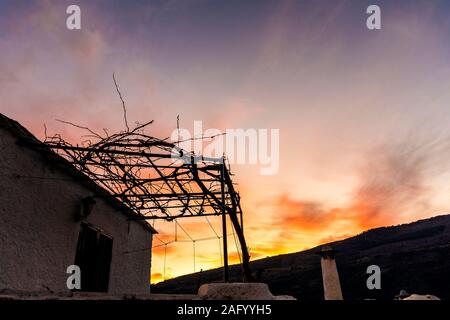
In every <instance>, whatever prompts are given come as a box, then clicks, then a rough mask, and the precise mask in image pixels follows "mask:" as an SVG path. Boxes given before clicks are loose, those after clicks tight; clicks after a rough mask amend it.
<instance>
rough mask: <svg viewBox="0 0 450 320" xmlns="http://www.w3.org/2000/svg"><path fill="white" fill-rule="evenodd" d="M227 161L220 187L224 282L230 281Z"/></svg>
mask: <svg viewBox="0 0 450 320" xmlns="http://www.w3.org/2000/svg"><path fill="white" fill-rule="evenodd" d="M224 169H225V159H223V158H222V166H221V169H220V187H221V190H222V234H223V280H224V282H228V281H229V274H228V244H227V216H226V212H225V176H224V174H225V170H224Z"/></svg>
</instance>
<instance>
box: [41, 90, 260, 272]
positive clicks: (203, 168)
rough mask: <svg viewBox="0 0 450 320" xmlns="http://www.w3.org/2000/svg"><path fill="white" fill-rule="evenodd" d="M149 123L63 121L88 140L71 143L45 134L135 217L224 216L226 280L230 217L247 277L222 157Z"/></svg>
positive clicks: (239, 221)
mask: <svg viewBox="0 0 450 320" xmlns="http://www.w3.org/2000/svg"><path fill="white" fill-rule="evenodd" d="M116 88H118V87H117V85H116ZM119 96H120V92H119ZM121 100H122V98H121ZM122 102H123V100H122ZM124 110H126V109H125V108H124ZM124 114H126V113H124ZM125 122H126V118H125ZM152 122H153V121H150V122H147V123H145V124H138V125H136V127H135V128H133V129H130V128H129V126H128V123H127V122H126V130H125V131H122V132H119V133H117V134H111V135H110V134H108V132H107V131H105V132H104V134H99V133H96V132H94V131H93V130H91V129H89V128H87V127H81V126H78V125H75V124H73V123H70V122H65V123H67V124H70V125H73V126H76V127H78V128H81V129H84V130H87V131H88V132H89V134H88V136H87V137H88V138H89V140H86V141H84V142H83V143H81V144H76V145H73V144H71V143H70V142H68V141H66V140H64V139H63V138H62V137H61V136H60V135H55V136H52V137H46V139H45V144H46V145H47V146H48V147H49V148H50V149H51V150H53V151H55V152H56V153H57V154H59V155H60V156H62V157H63V158H65V159H66V160H67V161H69V162H70V163H71V164H72V165H73V166H74V167H75V168H77V169H78V170H80V171H81V172H83V173H84V174H86V175H87V176H88V177H89V178H90V179H92V180H93V181H94V182H96V183H97V184H98V185H100V186H101V187H103V188H104V189H105V190H107V191H108V195H106V196H108V197H113V198H115V199H117V200H119V201H120V202H121V203H123V204H124V205H125V206H127V207H128V208H129V209H130V210H132V211H134V212H135V213H136V217H135V218H133V219H145V220H150V219H164V220H167V221H172V220H174V219H179V218H184V217H201V216H211V215H215V216H218V215H222V227H223V235H225V236H224V237H223V246H224V248H223V249H224V279H225V281H228V259H227V242H226V234H227V230H226V217H227V216H228V217H229V218H230V221H231V223H232V226H233V228H234V230H235V231H236V235H237V237H238V239H239V243H240V247H241V251H242V267H243V274H244V278H245V279H246V281H251V280H252V275H251V271H250V268H249V259H250V256H249V253H248V249H247V245H246V240H245V237H244V232H243V215H242V209H241V205H240V196H239V193H238V192H237V191H236V190H235V188H234V184H233V182H232V179H231V173H230V170H229V168H228V167H227V165H226V159H225V157H221V158H211V157H203V156H201V155H196V154H194V153H192V152H187V151H185V150H183V149H181V148H179V147H178V145H179V143H180V142H181V141H179V142H169V141H168V140H167V139H158V138H155V137H152V136H149V135H147V134H146V133H145V129H146V128H147V127H148V126H149V125H150V124H151V123H152ZM209 138H211V137H209ZM195 139H205V137H197V138H195ZM99 196H100V195H99ZM101 196H105V195H101Z"/></svg>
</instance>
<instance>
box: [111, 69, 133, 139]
mask: <svg viewBox="0 0 450 320" xmlns="http://www.w3.org/2000/svg"><path fill="white" fill-rule="evenodd" d="M113 80H114V85H115V86H116V91H117V93H118V94H119V98H120V101H122V108H123V119H124V120H125V126H126V127H127V132H130V127H129V126H128V120H127V108H126V107H125V101H124V100H123V98H122V94H121V93H120V90H119V86H118V84H117V81H116V77H115V75H114V72H113Z"/></svg>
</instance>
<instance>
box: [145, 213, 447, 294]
mask: <svg viewBox="0 0 450 320" xmlns="http://www.w3.org/2000/svg"><path fill="white" fill-rule="evenodd" d="M328 245H330V246H331V247H333V248H334V249H335V250H336V251H337V252H336V262H337V266H338V270H339V275H340V278H341V285H342V291H343V295H344V299H350V300H353V299H356V300H359V299H367V298H376V299H392V298H393V297H394V296H395V295H396V294H397V293H398V292H399V291H400V290H401V289H405V290H406V291H408V292H411V293H430V294H434V295H437V296H438V297H440V298H442V299H449V298H450V215H443V216H437V217H434V218H430V219H426V220H420V221H417V222H414V223H410V224H404V225H399V226H392V227H382V228H377V229H372V230H369V231H366V232H364V233H362V234H360V235H358V236H355V237H351V238H348V239H345V240H341V241H336V242H332V243H329V244H328ZM320 247H321V246H320ZM320 247H316V248H312V249H309V250H306V251H301V252H297V253H291V254H284V255H279V256H275V257H270V258H265V259H261V260H256V261H253V262H252V263H251V269H252V272H253V274H254V276H255V277H256V278H257V279H258V281H261V282H265V283H267V284H268V285H269V287H270V289H271V291H272V292H273V293H274V294H277V295H282V294H288V295H292V296H294V297H296V298H298V299H302V300H317V299H323V289H322V278H321V269H320V257H319V256H318V255H317V254H316V252H318V251H319V250H320ZM371 264H376V265H378V266H379V267H380V268H381V272H382V278H381V290H368V289H367V288H366V279H367V277H368V275H367V274H366V268H367V267H368V266H369V265H371ZM230 275H231V280H232V281H240V280H242V275H241V269H240V267H239V266H232V267H231V268H230ZM221 280H222V270H221V268H219V269H214V270H208V271H204V272H202V273H201V274H200V273H195V274H189V275H185V276H181V277H178V278H174V279H170V280H167V281H164V282H160V283H158V284H156V285H153V286H152V292H154V293H193V292H194V291H196V290H197V288H198V286H199V284H202V283H207V282H220V281H221Z"/></svg>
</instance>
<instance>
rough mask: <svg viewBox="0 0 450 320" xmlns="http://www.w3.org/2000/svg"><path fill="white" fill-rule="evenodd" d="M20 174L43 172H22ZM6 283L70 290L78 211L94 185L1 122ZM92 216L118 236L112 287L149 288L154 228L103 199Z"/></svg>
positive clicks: (0, 229) (0, 262) (0, 227)
mask: <svg viewBox="0 0 450 320" xmlns="http://www.w3.org/2000/svg"><path fill="white" fill-rule="evenodd" d="M15 175H21V176H29V177H45V179H37V178H23V177H21V178H18V177H17V176H15ZM0 181H1V183H0V289H2V288H10V289H18V290H33V291H34V290H47V289H49V290H52V291H67V290H68V289H67V287H66V279H67V276H68V275H67V274H66V268H67V266H69V265H71V264H73V263H74V261H75V253H76V246H77V241H78V234H79V230H80V223H79V222H74V218H73V217H74V214H75V213H76V212H78V211H79V210H80V203H81V200H82V199H83V198H84V197H87V196H90V195H92V191H90V190H89V189H87V188H86V187H84V186H83V185H81V184H80V183H78V182H75V181H73V179H72V178H71V177H70V176H69V175H67V174H66V173H64V172H62V171H61V170H59V169H55V168H54V167H52V166H51V165H48V164H46V162H44V161H43V158H42V156H41V155H40V154H39V153H37V152H35V151H33V150H30V149H29V148H26V147H23V146H19V145H17V144H16V138H15V137H13V136H12V135H10V133H9V132H8V131H6V130H5V129H3V128H0ZM88 222H89V223H91V224H93V225H94V226H96V227H98V228H100V229H102V230H104V232H106V233H107V234H109V235H111V236H112V237H113V254H112V262H111V272H110V284H109V291H110V292H112V293H119V292H124V293H125V292H130V293H132V292H135V293H143V292H149V274H150V251H140V252H136V253H133V254H131V255H130V254H126V251H129V250H128V249H129V248H144V247H151V234H150V233H149V232H148V231H147V230H146V229H144V227H143V226H142V225H140V224H137V223H136V222H131V223H130V228H128V221H127V217H126V216H125V215H123V214H122V213H120V212H119V211H117V210H115V209H114V208H113V207H111V206H110V205H109V204H107V203H106V202H104V201H102V200H97V205H96V206H95V208H94V211H93V213H92V214H91V215H90V216H89V218H88Z"/></svg>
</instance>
